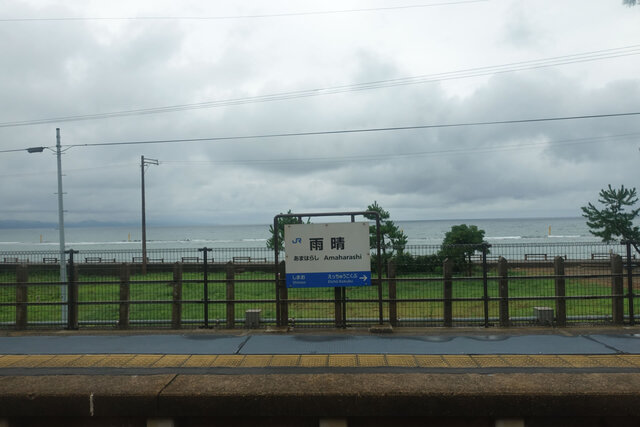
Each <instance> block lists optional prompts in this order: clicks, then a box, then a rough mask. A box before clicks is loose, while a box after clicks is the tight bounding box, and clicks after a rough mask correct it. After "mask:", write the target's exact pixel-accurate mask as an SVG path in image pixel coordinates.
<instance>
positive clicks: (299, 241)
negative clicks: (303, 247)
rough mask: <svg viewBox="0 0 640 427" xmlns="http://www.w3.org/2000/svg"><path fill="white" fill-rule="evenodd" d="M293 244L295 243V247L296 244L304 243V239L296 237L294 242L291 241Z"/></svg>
mask: <svg viewBox="0 0 640 427" xmlns="http://www.w3.org/2000/svg"><path fill="white" fill-rule="evenodd" d="M291 243H293V244H294V245H295V244H296V243H302V239H301V238H300V237H296V238H295V239H294V240H292V241H291Z"/></svg>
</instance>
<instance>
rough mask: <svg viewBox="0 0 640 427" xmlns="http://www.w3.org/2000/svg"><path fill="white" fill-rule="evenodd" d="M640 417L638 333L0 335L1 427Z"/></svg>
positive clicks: (628, 330)
mask: <svg viewBox="0 0 640 427" xmlns="http://www.w3.org/2000/svg"><path fill="white" fill-rule="evenodd" d="M32 414H41V416H67V417H68V416H84V417H91V416H101V417H112V416H126V417H129V416H133V417H170V418H179V417H194V416H204V417H213V416H245V417H246V416H249V415H261V416H271V417H309V416H312V417H313V416H316V417H321V416H325V417H326V416H337V417H360V416H367V417H371V416H375V417H395V416H397V415H398V414H404V415H406V416H415V417H452V416H453V417H459V416H465V417H513V416H516V417H554V416H566V415H580V416H598V417H612V416H613V417H620V416H627V417H631V418H630V419H633V421H634V422H635V421H637V420H639V419H640V418H639V417H640V329H638V328H619V329H613V328H612V329H598V330H576V329H557V330H554V329H540V330H516V329H514V330H484V329H474V330H462V331H460V330H444V329H438V330H434V331H431V330H418V331H411V332H406V331H400V332H394V333H392V334H384V335H373V334H368V333H366V332H364V331H362V332H360V333H354V332H341V331H328V332H327V331H324V332H323V331H315V332H314V331H303V332H298V333H265V332H247V331H244V332H220V331H191V332H185V333H181V334H177V333H175V332H166V333H158V332H152V333H148V334H145V333H143V332H142V331H134V332H130V333H128V334H126V335H125V334H122V333H117V332H110V333H104V332H96V333H93V334H91V335H88V334H86V332H84V333H82V332H81V333H70V332H52V333H50V334H48V335H42V336H41V335H34V334H32V333H26V334H17V333H5V334H4V335H3V336H0V421H1V420H2V417H9V418H10V419H13V418H20V417H23V416H31V415H32Z"/></svg>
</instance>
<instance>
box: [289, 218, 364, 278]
mask: <svg viewBox="0 0 640 427" xmlns="http://www.w3.org/2000/svg"><path fill="white" fill-rule="evenodd" d="M284 240H285V242H284V249H285V253H286V268H287V277H286V282H287V287H288V288H317V287H342V286H369V285H371V254H370V252H369V224H368V223H367V222H345V223H330V224H287V225H285V229H284Z"/></svg>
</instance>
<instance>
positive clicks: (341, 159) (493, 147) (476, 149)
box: [162, 133, 640, 165]
mask: <svg viewBox="0 0 640 427" xmlns="http://www.w3.org/2000/svg"><path fill="white" fill-rule="evenodd" d="M639 135H640V133H627V134H618V135H607V136H594V137H586V138H572V139H563V140H557V141H542V142H530V143H524V144H508V145H490V146H484V147H465V148H457V149H446V150H431V151H414V152H407V153H395V154H394V153H384V154H367V155H359V156H336V157H303V158H285V159H245V160H212V161H181V160H167V161H162V164H185V165H198V164H202V165H205V164H207V165H208V164H281V163H293V162H295V163H298V162H314V163H315V162H353V161H371V160H380V159H390V158H404V157H431V156H438V155H448V154H470V153H485V152H498V151H512V150H522V149H530V148H538V147H549V148H555V147H563V146H567V145H582V144H592V143H597V142H607V141H612V140H625V139H629V140H632V138H636V137H638V136H639Z"/></svg>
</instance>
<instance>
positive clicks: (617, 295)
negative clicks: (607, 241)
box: [611, 254, 624, 325]
mask: <svg viewBox="0 0 640 427" xmlns="http://www.w3.org/2000/svg"><path fill="white" fill-rule="evenodd" d="M611 285H612V286H611V303H612V307H611V314H612V315H613V323H614V324H616V325H621V324H622V323H623V322H624V295H623V293H624V283H623V277H622V257H621V256H620V255H618V254H614V255H611Z"/></svg>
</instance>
